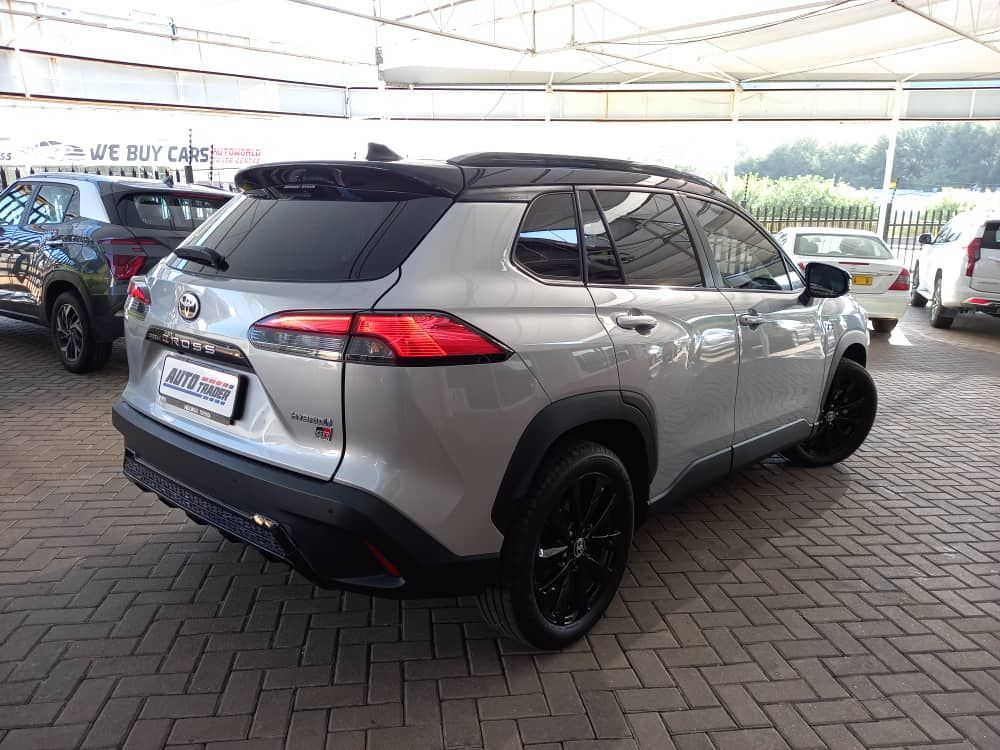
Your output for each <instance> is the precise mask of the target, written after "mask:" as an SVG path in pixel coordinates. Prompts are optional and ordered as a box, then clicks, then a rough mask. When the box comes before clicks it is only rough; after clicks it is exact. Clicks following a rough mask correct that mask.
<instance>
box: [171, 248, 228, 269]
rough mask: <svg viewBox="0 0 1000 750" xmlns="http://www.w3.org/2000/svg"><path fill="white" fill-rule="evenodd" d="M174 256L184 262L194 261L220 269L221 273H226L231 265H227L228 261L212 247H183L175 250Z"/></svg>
mask: <svg viewBox="0 0 1000 750" xmlns="http://www.w3.org/2000/svg"><path fill="white" fill-rule="evenodd" d="M174 255H176V256H177V257H178V258H183V259H184V260H193V261H197V262H198V263H204V264H205V265H206V266H212V267H213V268H218V269H219V270H220V271H224V270H225V269H226V268H228V266H229V264H228V263H226V259H225V258H223V257H222V256H221V255H220V254H219V253H218V252H217V251H216V250H213V249H212V248H210V247H198V246H196V245H181V246H180V247H178V248H177V249H176V250H174Z"/></svg>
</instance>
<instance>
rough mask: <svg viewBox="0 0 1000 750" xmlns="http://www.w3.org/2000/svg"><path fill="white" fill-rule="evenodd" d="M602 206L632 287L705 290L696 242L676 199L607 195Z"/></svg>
mask: <svg viewBox="0 0 1000 750" xmlns="http://www.w3.org/2000/svg"><path fill="white" fill-rule="evenodd" d="M597 200H598V202H599V203H600V205H601V210H602V211H603V212H604V218H605V219H606V221H607V223H608V228H609V229H610V231H611V239H612V241H613V242H614V245H615V250H616V251H617V252H618V259H619V260H620V261H621V264H622V268H623V269H624V271H625V282H626V283H628V284H655V285H660V286H704V282H703V280H702V277H701V269H700V268H699V266H698V259H697V257H696V256H695V252H694V245H693V244H692V242H691V236H690V235H689V234H688V231H687V227H685V226H684V220H683V219H682V218H681V214H680V210H679V209H678V208H677V203H676V202H675V201H674V198H673V196H670V195H662V194H658V193H638V192H626V191H617V190H615V191H611V190H608V191H604V190H601V191H598V193H597Z"/></svg>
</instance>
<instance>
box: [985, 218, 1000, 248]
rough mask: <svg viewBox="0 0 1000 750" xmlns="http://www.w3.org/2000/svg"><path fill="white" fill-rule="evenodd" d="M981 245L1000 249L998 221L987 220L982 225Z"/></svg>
mask: <svg viewBox="0 0 1000 750" xmlns="http://www.w3.org/2000/svg"><path fill="white" fill-rule="evenodd" d="M981 244H982V246H983V247H984V248H987V249H989V250H996V249H1000V221H987V222H986V226H984V227H983V239H982V243H981Z"/></svg>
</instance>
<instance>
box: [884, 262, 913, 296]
mask: <svg viewBox="0 0 1000 750" xmlns="http://www.w3.org/2000/svg"><path fill="white" fill-rule="evenodd" d="M889 291H890V292H908V291H910V272H909V271H908V270H907V269H905V268H901V269H899V276H897V277H896V280H895V281H894V282H892V286H890V287H889Z"/></svg>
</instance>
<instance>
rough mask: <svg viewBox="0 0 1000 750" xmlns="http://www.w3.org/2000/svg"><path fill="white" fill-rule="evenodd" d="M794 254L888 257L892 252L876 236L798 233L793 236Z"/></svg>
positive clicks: (824, 256)
mask: <svg viewBox="0 0 1000 750" xmlns="http://www.w3.org/2000/svg"><path fill="white" fill-rule="evenodd" d="M795 254H796V255H805V256H816V257H818V258H872V259H883V260H885V259H889V258H892V253H891V252H889V248H887V247H886V246H885V243H884V242H882V240H880V239H879V238H877V237H864V236H859V235H850V234H822V233H818V232H817V233H814V234H800V235H798V236H797V237H796V238H795Z"/></svg>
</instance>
